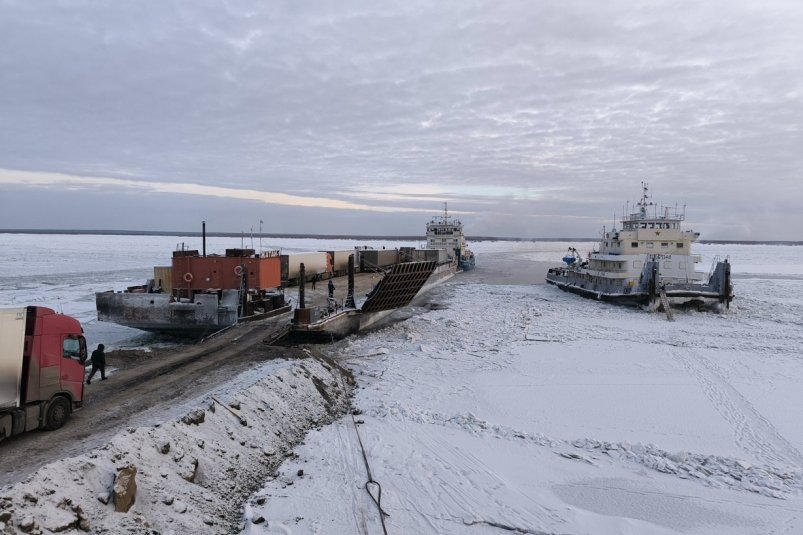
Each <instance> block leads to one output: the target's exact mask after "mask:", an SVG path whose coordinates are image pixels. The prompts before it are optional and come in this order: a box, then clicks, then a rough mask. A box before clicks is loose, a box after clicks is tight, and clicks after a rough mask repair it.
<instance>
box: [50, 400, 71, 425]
mask: <svg viewBox="0 0 803 535" xmlns="http://www.w3.org/2000/svg"><path fill="white" fill-rule="evenodd" d="M69 417H70V402H69V401H67V398H65V397H62V396H59V397H57V398H55V399H53V400H52V401H51V402H50V405H48V407H47V414H46V415H45V428H46V429H50V430H51V431H52V430H54V429H58V428H59V427H61V426H62V425H64V422H66V421H67V418H69Z"/></svg>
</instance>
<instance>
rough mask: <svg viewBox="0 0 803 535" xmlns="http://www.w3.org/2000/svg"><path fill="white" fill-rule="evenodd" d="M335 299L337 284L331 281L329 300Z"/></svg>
mask: <svg viewBox="0 0 803 535" xmlns="http://www.w3.org/2000/svg"><path fill="white" fill-rule="evenodd" d="M334 297H335V283H334V282H332V279H329V299H333V298H334Z"/></svg>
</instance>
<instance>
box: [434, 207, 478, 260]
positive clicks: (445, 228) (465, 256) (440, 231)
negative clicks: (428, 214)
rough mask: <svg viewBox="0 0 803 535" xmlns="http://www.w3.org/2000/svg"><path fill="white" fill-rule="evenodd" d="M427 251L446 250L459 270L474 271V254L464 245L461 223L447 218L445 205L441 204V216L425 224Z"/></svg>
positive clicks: (464, 238)
mask: <svg viewBox="0 0 803 535" xmlns="http://www.w3.org/2000/svg"><path fill="white" fill-rule="evenodd" d="M427 249H446V250H447V251H448V252H449V253H448V255H449V256H450V257H453V258H454V259H455V260H456V261H457V265H458V267H459V268H460V269H461V270H463V271H469V270H472V269H474V264H475V261H474V253H472V252H471V250H470V249H469V248H468V246H467V245H466V237H465V235H464V234H463V223H461V222H460V220H459V219H455V218H451V219H450V218H449V211H448V210H447V205H446V203H443V216H441V217H439V218H437V217H436V218H434V219H433V220H432V221H430V222H429V223H427Z"/></svg>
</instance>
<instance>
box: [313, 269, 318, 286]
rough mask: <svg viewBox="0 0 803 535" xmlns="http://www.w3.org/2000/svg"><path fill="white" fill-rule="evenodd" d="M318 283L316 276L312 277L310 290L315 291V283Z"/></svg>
mask: <svg viewBox="0 0 803 535" xmlns="http://www.w3.org/2000/svg"><path fill="white" fill-rule="evenodd" d="M317 281H318V274H317V273H316V274H315V275H313V276H312V289H313V290H314V289H315V283H316V282H317Z"/></svg>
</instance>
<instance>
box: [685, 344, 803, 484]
mask: <svg viewBox="0 0 803 535" xmlns="http://www.w3.org/2000/svg"><path fill="white" fill-rule="evenodd" d="M685 349H686V350H688V348H685ZM669 352H670V354H671V356H672V358H674V359H675V361H677V362H678V363H680V365H681V366H683V368H684V369H685V370H686V371H687V372H688V373H689V374H690V375H691V376H692V377H694V378H695V379H696V380H697V382H698V383H700V386H702V388H703V392H704V394H705V395H706V397H707V398H708V399H709V400H710V401H711V403H712V404H713V405H714V408H715V409H716V410H717V412H719V414H720V415H721V416H722V417H723V418H724V419H725V420H726V421H727V422H728V423H730V424H731V425H732V426H733V434H734V440H735V442H736V445H737V446H739V447H740V448H742V449H743V450H744V451H745V452H747V453H750V454H752V455H753V456H754V457H755V458H756V459H757V460H760V461H761V462H763V463H765V464H768V465H778V464H781V465H784V466H786V467H791V468H794V469H796V470H799V469H800V468H801V467H803V455H801V454H800V451H798V449H797V448H795V447H794V446H793V445H792V444H791V443H790V442H789V441H788V440H786V438H784V436H783V435H781V433H780V432H779V431H778V429H776V427H775V426H774V425H772V423H771V422H770V421H769V420H767V419H766V418H765V417H764V416H762V415H761V413H760V412H758V410H757V409H756V408H755V407H754V406H753V404H752V403H750V401H749V400H748V399H747V398H745V397H744V396H743V395H742V394H741V393H740V392H739V391H738V390H737V389H736V388H734V387H733V385H732V384H731V383H730V382H729V381H728V379H727V377H726V375H725V373H724V372H723V371H722V369H721V368H720V367H719V366H717V365H716V363H714V362H712V361H710V360H709V359H707V358H706V357H704V356H703V355H701V354H699V353H696V354H694V355H693V356H688V355H684V354H683V352H681V351H673V350H671V349H670V350H669Z"/></svg>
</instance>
